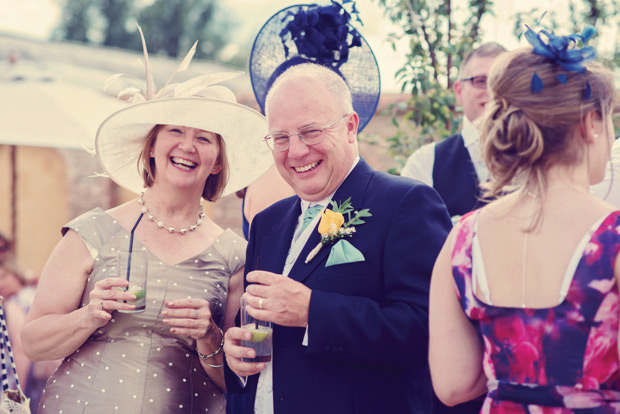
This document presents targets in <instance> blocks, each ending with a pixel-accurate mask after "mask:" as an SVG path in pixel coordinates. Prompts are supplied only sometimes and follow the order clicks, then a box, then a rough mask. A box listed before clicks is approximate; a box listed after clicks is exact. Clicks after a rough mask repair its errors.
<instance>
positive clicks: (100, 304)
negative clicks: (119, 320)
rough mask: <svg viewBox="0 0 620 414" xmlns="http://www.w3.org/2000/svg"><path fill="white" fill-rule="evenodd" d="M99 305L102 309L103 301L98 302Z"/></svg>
mask: <svg viewBox="0 0 620 414" xmlns="http://www.w3.org/2000/svg"><path fill="white" fill-rule="evenodd" d="M99 307H100V308H101V310H102V311H104V310H105V309H103V301H101V302H99Z"/></svg>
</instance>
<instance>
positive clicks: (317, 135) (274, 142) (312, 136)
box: [263, 114, 350, 152]
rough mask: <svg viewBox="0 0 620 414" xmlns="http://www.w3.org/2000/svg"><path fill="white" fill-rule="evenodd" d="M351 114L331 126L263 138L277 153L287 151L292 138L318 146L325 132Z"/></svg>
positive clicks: (313, 126)
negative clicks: (296, 137) (295, 137)
mask: <svg viewBox="0 0 620 414" xmlns="http://www.w3.org/2000/svg"><path fill="white" fill-rule="evenodd" d="M349 115H350V114H346V115H343V116H342V117H341V118H338V119H336V120H335V121H334V122H332V123H331V124H329V125H326V126H324V127H320V126H318V125H308V126H305V127H303V128H302V129H300V130H299V133H297V134H285V133H284V132H274V133H273V134H269V135H267V136H266V137H265V138H263V141H265V143H266V144H267V146H268V147H269V149H270V150H272V151H276V152H282V151H286V150H287V149H288V148H289V146H290V144H291V137H294V136H295V135H297V136H298V137H299V139H300V140H301V142H303V143H304V144H306V145H316V144H318V143H320V142H322V141H323V138H325V130H326V129H329V128H331V127H333V126H334V125H336V124H337V123H338V122H339V121H342V120H343V119H345V118H346V117H347V116H349Z"/></svg>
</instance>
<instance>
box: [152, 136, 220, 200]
mask: <svg viewBox="0 0 620 414" xmlns="http://www.w3.org/2000/svg"><path fill="white" fill-rule="evenodd" d="M219 153H220V145H219V139H218V137H217V135H216V134H214V133H212V132H208V131H203V130H201V129H196V128H191V127H184V126H177V125H162V126H161V127H160V128H159V130H158V131H156V136H155V139H154V141H153V144H152V146H151V151H150V157H151V160H152V165H154V170H153V173H154V174H153V175H154V177H155V178H154V184H160V185H169V186H174V187H177V188H193V187H195V188H197V189H198V188H199V189H200V192H201V193H202V191H203V189H204V186H205V182H206V180H207V178H208V177H209V175H210V174H218V173H219V172H220V171H221V169H222V166H221V163H219V162H218V156H219Z"/></svg>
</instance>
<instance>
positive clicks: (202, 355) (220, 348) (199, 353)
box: [196, 326, 224, 368]
mask: <svg viewBox="0 0 620 414" xmlns="http://www.w3.org/2000/svg"><path fill="white" fill-rule="evenodd" d="M217 329H219V330H220V334H221V335H222V341H221V342H220V347H219V348H217V350H215V351H214V352H212V353H210V354H209V355H205V354H203V353H201V352H200V351H199V350H198V346H196V352H198V356H199V357H200V359H202V360H203V361H206V360H207V359H209V358H213V357H214V356H216V355H217V354H219V353H220V352H222V348H224V331H222V328H220V327H219V326H218V327H217ZM207 365H208V366H210V367H211V368H221V367H223V365H219V366H218V365H209V364H207Z"/></svg>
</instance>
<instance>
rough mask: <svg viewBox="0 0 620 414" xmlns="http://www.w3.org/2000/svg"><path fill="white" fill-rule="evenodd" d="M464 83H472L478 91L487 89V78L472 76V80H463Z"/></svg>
mask: <svg viewBox="0 0 620 414" xmlns="http://www.w3.org/2000/svg"><path fill="white" fill-rule="evenodd" d="M461 80H462V81H470V82H471V84H472V86H473V87H474V88H476V89H486V88H487V77H486V76H484V75H482V76H472V77H471V78H465V79H461Z"/></svg>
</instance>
